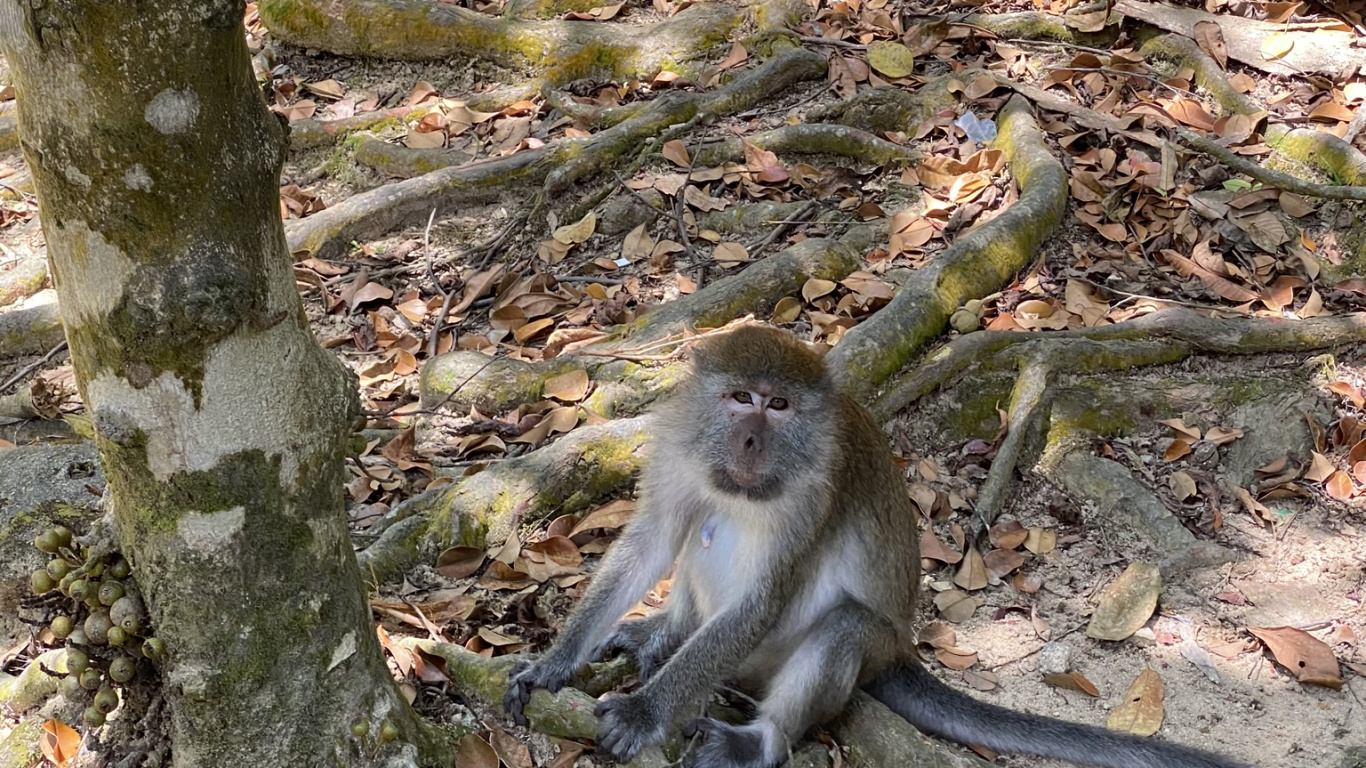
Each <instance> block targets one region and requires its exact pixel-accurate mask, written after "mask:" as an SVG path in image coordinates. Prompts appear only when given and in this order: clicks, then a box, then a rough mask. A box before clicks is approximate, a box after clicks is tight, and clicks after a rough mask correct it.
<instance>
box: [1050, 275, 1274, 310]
mask: <svg viewBox="0 0 1366 768" xmlns="http://www.w3.org/2000/svg"><path fill="white" fill-rule="evenodd" d="M1067 279H1068V280H1076V281H1077V282H1079V283H1086V284H1087V285H1089V286H1091V287H1092V288H1096V289H1098V290H1102V291H1108V292H1110V293H1113V294H1115V295H1116V296H1123V297H1124V298H1126V299H1138V300H1140V301H1156V302H1158V303H1160V304H1171V305H1172V306H1175V307H1186V308H1187V309H1198V310H1200V311H1201V312H1223V313H1227V314H1231V315H1238V316H1240V317H1252V313H1251V312H1248V311H1246V310H1241V309H1238V308H1236V307H1212V306H1210V305H1208V304H1197V303H1196V302H1193V301H1182V300H1180V299H1164V298H1162V297H1161V296H1149V295H1147V294H1144V293H1129V292H1128V291H1121V290H1120V289H1118V288H1112V287H1111V286H1108V285H1105V284H1104V283H1097V282H1095V281H1094V280H1087V279H1086V278H1084V277H1069V278H1067Z"/></svg>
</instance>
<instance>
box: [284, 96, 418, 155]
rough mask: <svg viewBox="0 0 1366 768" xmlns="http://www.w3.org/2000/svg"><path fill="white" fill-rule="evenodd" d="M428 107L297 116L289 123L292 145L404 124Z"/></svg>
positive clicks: (302, 145)
mask: <svg viewBox="0 0 1366 768" xmlns="http://www.w3.org/2000/svg"><path fill="white" fill-rule="evenodd" d="M428 111H429V110H428V108H427V107H425V106H419V107H395V108H393V109H382V110H376V111H374V112H364V113H362V114H359V115H352V116H351V117H342V118H338V119H336V120H316V119H313V118H309V119H307V120H295V121H294V122H292V123H290V124H289V149H290V151H292V152H301V151H303V150H306V149H316V148H317V147H326V146H328V145H330V144H334V143H336V142H337V140H339V139H344V138H346V137H347V136H350V135H351V134H353V133H360V132H361V131H374V130H378V129H380V128H384V127H386V126H398V125H402V124H403V123H404V122H406V121H407V120H410V119H411V120H416V119H418V118H420V117H422V116H423V115H425V114H427V112H428Z"/></svg>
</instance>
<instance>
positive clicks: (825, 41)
mask: <svg viewBox="0 0 1366 768" xmlns="http://www.w3.org/2000/svg"><path fill="white" fill-rule="evenodd" d="M800 39H801V41H802V42H803V43H811V44H812V45H828V46H830V47H832V48H845V49H847V50H850V51H866V50H868V46H866V45H863V44H861V43H851V42H849V41H848V40H832V39H830V38H828V37H812V36H810V35H802V37H801V38H800Z"/></svg>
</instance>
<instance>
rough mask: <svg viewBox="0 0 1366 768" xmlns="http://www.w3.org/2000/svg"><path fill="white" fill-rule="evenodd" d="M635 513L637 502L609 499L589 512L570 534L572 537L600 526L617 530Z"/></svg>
mask: <svg viewBox="0 0 1366 768" xmlns="http://www.w3.org/2000/svg"><path fill="white" fill-rule="evenodd" d="M635 513H636V503H635V502H634V501H631V500H629V499H617V500H616V501H609V502H607V503H606V504H603V505H602V506H601V507H598V508H597V509H595V510H593V511H592V512H589V513H588V515H587V516H586V517H584V519H583V520H582V521H580V522H579V524H578V525H576V526H574V530H572V531H570V532H569V536H570V537H571V538H572V537H574V536H577V535H579V534H580V533H583V532H584V531H593V530H597V529H600V528H605V529H608V530H613V531H615V530H617V529H618V528H621V527H622V526H624V525H626V521H627V520H630V519H631V516H632V515H634V514H635Z"/></svg>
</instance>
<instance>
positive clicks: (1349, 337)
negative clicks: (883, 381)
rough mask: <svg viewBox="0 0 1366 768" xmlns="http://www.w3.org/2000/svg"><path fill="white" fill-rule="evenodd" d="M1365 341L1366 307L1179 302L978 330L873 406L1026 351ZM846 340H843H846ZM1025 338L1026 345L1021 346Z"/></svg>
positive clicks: (1088, 359) (1066, 369) (1130, 357)
mask: <svg viewBox="0 0 1366 768" xmlns="http://www.w3.org/2000/svg"><path fill="white" fill-rule="evenodd" d="M1363 342H1366V314H1361V313H1358V314H1351V315H1339V316H1334V317H1314V318H1308V319H1305V320H1283V319H1280V318H1237V319H1216V318H1211V317H1206V316H1205V315H1202V314H1200V313H1199V312H1196V311H1195V310H1193V309H1186V308H1184V307H1174V308H1171V309H1164V310H1162V311H1161V312H1154V313H1152V314H1150V315H1144V316H1143V317H1140V318H1137V319H1135V320H1128V321H1126V322H1123V323H1115V324H1113V325H1101V326H1096V327H1093V328H1081V329H1077V330H1072V331H1058V332H1056V333H1046V334H1045V333H1016V332H1012V331H978V332H976V333H970V334H968V335H966V336H962V337H960V338H958V339H955V340H954V341H952V342H950V343H949V344H947V345H945V346H944V347H943V348H941V349H938V350H935V351H934V352H931V353H930V354H929V355H927V356H926V358H925V361H924V362H923V363H922V364H921V365H920V367H918V368H917V369H915V371H913V372H912V373H911V374H910V375H908V376H906V377H905V378H903V379H901V380H899V381H897V382H896V383H895V384H893V385H892V386H890V387H888V388H887V390H886V391H884V392H883V393H882V394H880V395H879V396H878V397H877V398H876V399H875V400H874V401H873V402H872V404H871V406H870V410H872V412H873V415H874V416H876V417H878V418H879V419H887V418H890V417H891V415H892V414H895V413H896V412H898V411H900V410H901V409H902V408H904V407H906V406H907V405H909V404H910V403H912V402H915V401H916V400H918V399H920V398H921V397H924V396H925V395H927V394H929V393H930V392H933V391H934V390H936V389H938V388H940V387H943V386H946V385H948V384H949V383H950V382H952V381H955V380H958V379H961V378H963V377H965V376H968V377H970V376H973V375H976V374H977V372H981V371H992V370H1008V369H1012V368H1015V367H1016V366H1017V361H1018V360H1020V359H1022V358H1031V357H1038V358H1040V359H1046V360H1048V361H1049V364H1050V367H1051V369H1052V371H1053V373H1054V374H1055V375H1058V374H1087V373H1097V372H1101V371H1124V370H1129V369H1132V368H1139V367H1143V366H1149V365H1166V364H1170V363H1176V362H1180V361H1181V360H1184V359H1186V358H1188V357H1190V356H1192V355H1195V354H1214V355H1252V354H1263V353H1274V352H1312V351H1316V350H1320V349H1329V348H1333V347H1339V346H1344V345H1347V344H1360V343H1363ZM841 343H842V342H841ZM1021 345H1024V346H1025V349H1017V347H1019V346H1021Z"/></svg>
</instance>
